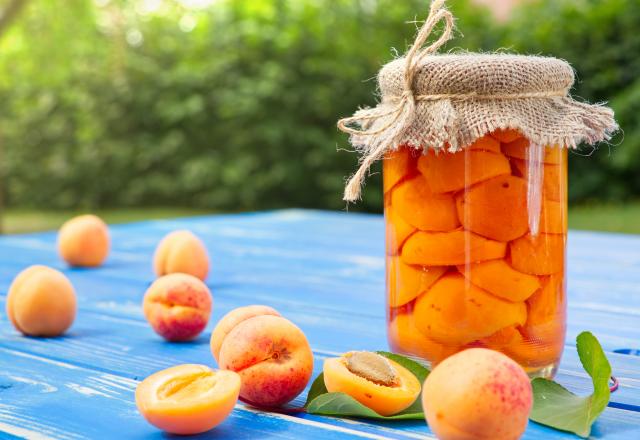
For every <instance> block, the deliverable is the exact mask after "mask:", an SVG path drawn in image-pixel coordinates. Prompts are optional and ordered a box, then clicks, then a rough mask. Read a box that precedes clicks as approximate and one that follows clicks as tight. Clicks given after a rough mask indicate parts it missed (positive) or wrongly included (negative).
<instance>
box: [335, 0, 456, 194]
mask: <svg viewBox="0 0 640 440" xmlns="http://www.w3.org/2000/svg"><path fill="white" fill-rule="evenodd" d="M444 3H445V0H433V2H432V3H431V7H430V8H429V16H428V17H427V20H426V21H425V22H424V24H423V25H422V27H421V28H420V30H419V31H418V34H417V35H416V39H415V41H414V42H413V44H412V45H411V48H409V51H408V52H407V54H406V56H405V70H404V87H403V92H402V94H401V95H400V97H399V98H398V100H397V104H396V105H395V106H394V107H393V108H392V109H391V110H389V111H381V110H379V109H376V108H374V109H366V110H361V111H359V112H357V113H356V114H355V115H354V116H351V117H348V118H342V119H340V120H339V121H338V128H339V129H340V130H341V131H343V132H345V133H349V134H351V135H356V136H377V135H380V134H382V133H384V134H385V138H386V139H388V141H387V142H381V143H380V145H378V146H377V147H376V148H375V149H374V150H373V151H371V152H369V153H368V154H366V155H365V156H364V157H363V159H362V160H361V162H360V166H359V168H358V170H357V171H356V172H355V174H354V175H353V176H351V178H350V179H349V182H348V183H347V186H346V188H345V191H344V200H346V201H348V202H353V201H355V200H357V199H358V198H359V197H360V189H361V188H362V182H363V181H364V179H365V177H366V173H367V172H368V170H369V168H370V167H371V165H373V163H374V162H376V161H377V160H379V159H380V158H382V156H383V155H384V153H385V151H386V150H387V149H388V148H389V146H390V145H392V144H393V142H394V140H395V139H396V138H397V137H398V136H399V135H401V134H402V133H403V132H404V130H405V129H406V128H407V127H409V126H410V125H411V123H412V122H413V119H414V117H415V108H416V100H425V99H429V100H436V99H440V98H438V97H437V96H435V95H424V96H423V95H419V96H417V97H416V96H414V92H413V81H414V78H415V75H416V73H417V71H418V66H419V65H420V61H422V60H423V59H424V58H425V57H427V56H428V55H431V54H433V53H435V52H437V50H438V49H439V48H440V47H441V46H442V45H443V44H445V43H446V42H447V41H449V40H450V39H451V33H452V32H453V27H454V18H453V14H451V12H449V11H448V10H447V9H446V8H445V6H444ZM442 20H444V23H445V27H444V30H443V32H442V34H441V35H440V37H439V38H438V39H437V40H436V41H434V42H433V43H431V44H430V45H429V46H427V47H425V48H424V49H421V48H422V46H423V45H424V44H425V42H426V41H427V38H429V35H431V32H432V31H433V28H434V27H435V26H436V25H437V24H438V23H439V22H440V21H442ZM392 115H393V117H392V118H390V120H389V121H388V122H387V123H386V124H384V125H383V126H382V127H379V128H375V129H371V130H366V129H362V128H361V129H358V128H353V127H350V126H349V125H352V124H358V125H360V126H361V127H362V126H364V125H366V124H367V123H368V122H369V121H372V120H376V119H379V118H381V117H386V116H392Z"/></svg>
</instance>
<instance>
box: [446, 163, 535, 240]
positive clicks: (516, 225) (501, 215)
mask: <svg viewBox="0 0 640 440" xmlns="http://www.w3.org/2000/svg"><path fill="white" fill-rule="evenodd" d="M456 205H457V209H458V217H459V218H460V222H461V223H462V225H463V226H464V228H465V229H468V230H470V231H472V232H475V233H476V234H480V235H482V236H483V237H487V238H490V239H492V240H498V241H510V240H513V239H515V238H518V237H521V236H523V235H524V234H525V233H526V232H527V230H528V229H529V218H528V215H527V213H528V211H527V184H526V182H525V180H524V179H521V178H520V177H515V176H510V175H504V176H498V177H493V178H491V179H488V180H485V181H484V182H482V183H479V184H477V185H474V186H473V187H471V188H469V189H468V190H466V191H465V192H463V193H462V194H460V195H459V196H458V197H456Z"/></svg>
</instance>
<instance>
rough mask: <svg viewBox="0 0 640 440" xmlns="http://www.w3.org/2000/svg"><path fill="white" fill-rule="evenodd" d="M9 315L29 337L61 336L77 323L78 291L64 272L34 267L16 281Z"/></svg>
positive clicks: (8, 309) (12, 285) (25, 271)
mask: <svg viewBox="0 0 640 440" xmlns="http://www.w3.org/2000/svg"><path fill="white" fill-rule="evenodd" d="M6 308H7V315H8V317H9V320H10V321H11V323H12V324H13V326H14V327H15V328H16V330H18V331H19V332H21V333H23V334H25V335H29V336H47V337H51V336H58V335H61V334H62V333H64V332H65V331H66V330H67V329H68V328H69V327H70V326H71V324H73V321H74V319H75V316H76V294H75V291H74V289H73V285H71V282H70V281H69V280H68V279H67V277H65V276H64V275H63V274H62V273H61V272H58V271H57V270H55V269H51V268H50V267H46V266H31V267H28V268H27V269H25V270H23V271H22V272H20V273H19V274H18V276H17V277H16V278H15V279H14V280H13V282H12V283H11V286H10V287H9V293H8V295H7V306H6Z"/></svg>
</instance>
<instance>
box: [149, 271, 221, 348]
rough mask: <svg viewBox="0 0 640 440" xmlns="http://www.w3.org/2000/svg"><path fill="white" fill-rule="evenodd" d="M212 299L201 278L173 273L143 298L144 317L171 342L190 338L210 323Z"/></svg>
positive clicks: (161, 279)
mask: <svg viewBox="0 0 640 440" xmlns="http://www.w3.org/2000/svg"><path fill="white" fill-rule="evenodd" d="M212 303H213V299H212V297H211V292H210V291H209V288H208V287H207V286H206V285H205V284H204V283H203V282H202V281H201V280H200V279H198V278H196V277H194V276H192V275H188V274H184V273H173V274H169V275H165V276H163V277H160V278H158V279H157V280H156V281H154V282H153V284H151V286H150V287H149V289H148V290H147V292H146V293H145V296H144V300H143V311H144V316H145V317H146V318H147V321H148V322H149V324H151V327H152V328H153V330H154V331H155V332H156V333H158V334H159V335H160V336H162V337H163V338H165V339H167V340H169V341H188V340H190V339H193V338H195V337H196V336H198V335H199V334H200V333H201V332H202V330H204V328H205V327H206V325H207V322H209V316H210V315H211V308H212Z"/></svg>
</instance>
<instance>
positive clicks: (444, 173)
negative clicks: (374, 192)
mask: <svg viewBox="0 0 640 440" xmlns="http://www.w3.org/2000/svg"><path fill="white" fill-rule="evenodd" d="M418 170H419V171H420V172H421V173H422V174H423V175H424V176H425V177H426V179H427V182H428V184H429V187H430V188H431V191H433V192H434V193H446V192H451V191H459V190H461V189H463V188H464V187H466V186H470V185H473V184H476V183H478V182H482V181H483V180H486V179H490V178H492V177H496V176H500V175H502V174H511V166H510V165H509V161H508V160H507V158H506V157H505V156H504V155H502V154H497V153H492V152H490V151H476V150H469V151H460V152H457V153H440V154H436V153H435V152H434V151H433V150H430V151H428V152H427V153H426V154H423V155H422V156H421V157H420V159H418Z"/></svg>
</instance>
